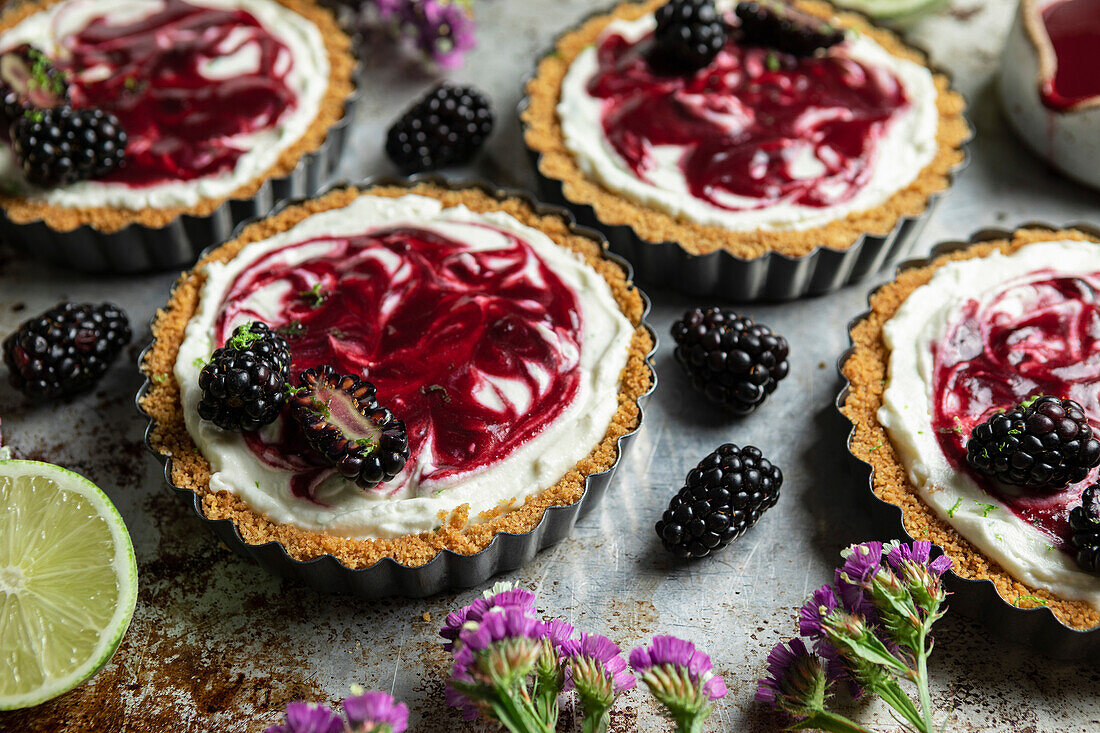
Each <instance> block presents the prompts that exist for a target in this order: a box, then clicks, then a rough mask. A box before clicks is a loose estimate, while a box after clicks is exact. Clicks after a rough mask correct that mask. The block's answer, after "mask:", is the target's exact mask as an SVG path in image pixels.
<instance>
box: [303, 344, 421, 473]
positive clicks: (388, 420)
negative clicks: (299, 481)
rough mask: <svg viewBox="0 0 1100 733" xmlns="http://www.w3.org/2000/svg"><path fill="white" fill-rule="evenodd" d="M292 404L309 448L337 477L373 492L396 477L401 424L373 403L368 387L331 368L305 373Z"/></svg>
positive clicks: (405, 444)
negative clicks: (329, 465)
mask: <svg viewBox="0 0 1100 733" xmlns="http://www.w3.org/2000/svg"><path fill="white" fill-rule="evenodd" d="M299 381H300V383H301V387H299V388H297V389H296V390H295V392H294V396H293V397H292V398H291V406H292V408H293V414H294V417H295V419H296V420H297V421H298V424H299V425H300V426H301V428H302V432H303V433H304V435H305V438H306V440H307V441H308V443H309V445H310V447H311V448H313V450H314V451H316V452H317V453H318V454H319V455H321V456H322V457H323V458H324V459H325V460H326V461H327V462H329V463H330V464H332V466H334V467H335V468H336V470H337V471H338V472H339V473H340V475H341V476H343V477H344V478H346V479H348V480H349V481H354V482H355V484H356V485H357V486H359V488H361V489H373V488H375V487H376V486H378V484H380V483H383V482H385V481H389V480H391V479H393V478H394V477H396V476H397V474H399V473H401V469H403V468H404V467H405V462H406V461H407V460H408V459H409V438H408V434H407V432H406V430H405V423H404V422H402V421H401V420H398V419H396V418H395V417H394V415H393V412H391V411H390V410H389V408H387V407H383V406H382V405H380V404H379V403H378V400H377V398H376V395H377V390H376V389H375V387H374V385H373V384H371V383H370V382H367V381H364V380H361V379H359V378H358V377H356V376H354V375H351V374H339V373H337V372H336V370H335V369H333V368H332V367H331V366H328V365H325V366H322V367H320V368H319V369H307V370H306V371H304V372H302V375H301V377H300V378H299Z"/></svg>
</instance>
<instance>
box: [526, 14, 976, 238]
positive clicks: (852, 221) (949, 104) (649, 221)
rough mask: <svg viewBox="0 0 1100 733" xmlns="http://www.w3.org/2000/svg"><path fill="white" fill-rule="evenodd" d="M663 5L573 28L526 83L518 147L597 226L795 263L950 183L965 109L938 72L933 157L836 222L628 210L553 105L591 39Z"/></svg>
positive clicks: (866, 28)
mask: <svg viewBox="0 0 1100 733" xmlns="http://www.w3.org/2000/svg"><path fill="white" fill-rule="evenodd" d="M664 2H665V0H647V1H646V2H643V3H640V4H639V3H633V2H628V3H623V4H622V5H619V6H617V7H616V8H614V9H613V10H612V11H611V12H610V13H609V14H607V15H598V16H595V17H593V18H591V19H590V20H588V21H587V22H586V23H584V24H583V25H582V26H581V27H580V28H577V29H576V30H573V31H571V32H569V33H566V34H564V35H563V36H561V37H560V38H559V39H558V42H557V46H556V49H555V51H554V52H553V53H551V54H550V55H548V56H545V57H544V58H542V59H541V60H540V61H539V65H538V73H537V74H536V75H535V76H534V77H533V78H532V79H531V80H530V81H529V82H528V83H527V90H526V91H527V97H528V100H529V104H528V106H527V109H526V110H524V111H523V114H522V116H521V117H522V120H523V123H524V126H525V131H524V141H525V142H526V144H527V147H528V148H530V149H531V150H532V151H534V152H535V153H537V154H538V155H539V164H538V167H539V172H540V173H542V174H543V175H544V176H546V177H548V178H551V179H554V180H556V181H560V182H561V183H562V193H563V194H564V196H565V198H566V199H568V200H569V201H571V202H573V203H575V204H587V205H589V206H591V207H592V208H593V209H594V211H595V213H596V216H597V218H598V219H599V220H600V221H601V222H603V223H604V224H608V225H626V226H629V227H631V228H633V230H634V231H635V233H636V234H637V235H638V236H640V237H641V238H642V239H644V240H646V241H649V242H677V243H679V244H680V246H681V247H683V248H684V249H685V250H687V251H688V252H690V253H692V254H707V253H709V252H714V251H716V250H720V249H724V250H726V251H728V252H730V253H732V254H733V255H735V256H737V257H741V258H745V259H751V258H754V257H760V256H762V255H764V254H767V253H768V252H771V251H775V252H779V253H780V254H784V255H788V256H792V257H800V256H803V255H806V254H809V253H810V252H811V251H813V250H814V249H816V248H818V247H828V248H830V249H847V248H848V247H851V246H852V245H853V244H855V243H856V242H857V241H858V240H859V238H860V237H861V236H862V235H863V234H865V233H867V234H888V233H889V232H890V231H891V230H893V228H894V226H895V225H896V224H897V223H898V220H899V219H900V218H901V217H903V216H915V215H918V214H920V213H921V212H923V211H925V210H926V209H927V207H928V203H929V197H930V196H932V195H933V194H935V193H937V192H939V191H943V190H945V189H946V188H947V187H948V186H949V185H950V172H951V170H952V169H953V168H955V167H956V166H957V165H959V164H960V163H961V162H962V161H963V153H962V150H961V149H960V148H961V146H962V144H963V143H964V142H965V141H966V140H967V139H968V138H969V137H970V133H971V130H970V125H969V124H968V123H967V121H966V119H965V118H964V117H963V110H964V109H965V107H966V103H965V102H964V100H963V98H962V96H961V95H960V94H958V93H956V92H953V91H951V89H950V84H949V82H948V79H947V77H946V76H944V75H943V74H934V75H933V76H934V81H935V84H936V89H937V90H938V92H939V94H938V95H937V98H936V105H937V107H938V108H939V113H940V125H939V130H938V132H937V134H936V141H937V143H938V148H939V149H938V152H937V153H936V157H935V158H934V159H933V160H932V162H931V163H929V164H928V165H927V166H925V168H924V170H922V171H921V173H920V175H918V176H917V178H916V179H914V180H913V182H912V183H910V184H909V185H908V186H906V187H905V188H904V189H902V190H900V191H898V192H896V193H895V194H894V195H893V196H891V197H890V198H889V199H888V200H887V201H886V202H885V203H884V204H883V205H881V206H879V207H876V208H874V209H870V210H867V211H861V212H852V213H851V214H849V215H848V216H847V217H845V218H844V219H840V220H837V221H833V222H829V223H828V224H826V225H825V226H821V227H814V228H812V229H806V230H801V231H794V230H783V231H773V230H764V229H758V230H756V231H744V232H734V231H730V230H728V229H725V228H723V227H717V226H710V225H704V224H697V223H694V222H689V221H683V220H680V219H678V218H676V217H673V216H671V215H669V214H666V213H664V212H662V211H658V210H655V209H650V208H647V207H645V206H642V205H639V204H636V203H634V202H633V201H631V200H629V199H627V198H626V197H624V196H622V195H620V194H617V193H615V192H613V191H609V190H608V189H606V188H604V187H603V186H602V185H600V184H599V183H598V182H596V181H593V180H592V179H590V178H588V177H587V176H586V175H585V174H584V172H582V171H581V169H580V168H579V167H578V165H577V162H576V159H575V158H574V157H573V154H572V153H571V152H570V151H569V149H568V148H567V147H566V146H565V141H564V137H563V135H562V131H561V124H560V122H559V121H558V115H557V106H558V101H559V100H560V98H561V84H562V80H563V79H564V78H565V75H566V73H567V72H568V70H569V67H570V66H571V65H572V63H573V60H574V59H576V58H577V56H578V55H579V54H580V53H581V51H583V50H584V49H585V48H587V47H588V46H590V45H591V44H593V43H594V42H595V41H596V39H597V38H598V37H599V35H600V34H601V33H602V32H603V29H604V28H605V27H606V26H607V25H608V24H609V23H611V22H612V21H613V20H618V19H624V20H635V19H637V18H640V17H642V16H643V15H645V14H647V13H651V12H653V10H654V9H655V8H657V7H658V6H660V5H662V4H663V3H664ZM794 5H795V6H796V7H798V8H799V9H801V10H803V11H805V12H807V13H810V14H813V15H816V16H818V17H822V18H829V19H834V20H839V21H840V24H841V25H843V26H844V27H846V28H851V29H855V30H856V31H858V32H859V33H861V34H863V35H866V36H868V37H870V38H872V39H873V40H874V41H876V42H877V43H878V44H879V45H881V46H882V47H883V48H885V49H886V50H887V51H889V52H890V53H892V54H893V55H895V56H898V57H900V58H903V59H908V60H910V61H915V62H917V63H919V64H922V65H923V64H925V63H926V59H925V58H924V55H923V54H921V53H918V52H917V51H915V50H913V49H912V48H910V47H909V46H906V45H905V44H904V43H903V42H902V41H901V39H900V38H898V36H897V35H895V34H894V33H891V32H890V31H887V30H883V29H880V28H876V27H874V26H872V25H871V24H870V23H868V22H867V21H866V20H865V19H864V18H863V17H862V16H859V15H855V14H853V13H838V12H837V11H836V9H835V8H833V7H832V6H831V5H829V4H828V3H824V2H816V1H814V0H794Z"/></svg>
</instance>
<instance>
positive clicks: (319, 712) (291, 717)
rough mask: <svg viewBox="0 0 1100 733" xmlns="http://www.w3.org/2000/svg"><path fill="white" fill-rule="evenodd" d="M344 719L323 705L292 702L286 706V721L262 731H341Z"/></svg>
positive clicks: (302, 732)
mask: <svg viewBox="0 0 1100 733" xmlns="http://www.w3.org/2000/svg"><path fill="white" fill-rule="evenodd" d="M343 730H344V721H343V720H341V719H340V716H339V715H337V714H336V713H334V712H333V711H332V710H331V709H330V708H328V707H327V706H325V705H320V704H318V703H312V702H292V703H290V704H289V705H287V706H286V723H284V724H282V725H273V726H270V727H269V728H268V729H267V730H266V731H264V733H342V732H343Z"/></svg>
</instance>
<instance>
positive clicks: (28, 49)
mask: <svg viewBox="0 0 1100 733" xmlns="http://www.w3.org/2000/svg"><path fill="white" fill-rule="evenodd" d="M68 102H69V83H68V81H67V80H66V79H65V74H64V73H62V72H61V70H60V69H58V68H57V67H55V66H54V65H53V63H52V62H51V61H50V59H49V57H47V56H46V54H45V53H43V52H42V51H40V50H38V49H37V48H35V47H34V46H31V45H30V44H27V43H24V44H22V45H20V46H16V47H15V48H13V49H11V50H8V51H5V52H4V53H2V54H0V125H3V129H4V130H5V131H6V130H7V129H8V128H9V127H10V126H11V123H13V122H15V121H16V120H17V119H19V118H20V117H22V116H23V114H24V113H25V112H28V111H29V110H32V109H49V108H52V107H56V106H58V105H62V104H68Z"/></svg>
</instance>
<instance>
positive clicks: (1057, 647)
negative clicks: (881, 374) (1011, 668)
mask: <svg viewBox="0 0 1100 733" xmlns="http://www.w3.org/2000/svg"><path fill="white" fill-rule="evenodd" d="M1018 229H1048V230H1050V231H1051V232H1054V231H1058V230H1060V229H1076V230H1078V231H1081V232H1084V233H1086V234H1089V235H1092V236H1094V237H1097V238H1100V228H1097V227H1094V226H1090V225H1088V224H1066V225H1065V226H1052V225H1050V224H1047V223H1044V222H1029V223H1026V224H1021V225H1019V226H1018V227H1014V228H1013V229H994V228H991V229H982V230H981V231H978V232H975V233H974V234H973V235H972V236H971V237H970V239H968V240H966V241H948V242H941V243H940V244H937V245H936V246H935V247H933V248H932V251H931V252H930V253H929V255H928V256H927V257H921V258H917V259H911V260H906V261H905V262H902V263H901V264H899V265H898V267H897V269H896V271H895V279H896V277H897V276H898V275H900V274H901V273H903V272H905V271H906V270H912V269H914V268H920V267H926V266H928V265H930V264H932V262H933V261H934V260H935V259H936V258H937V257H940V256H942V255H945V254H950V253H952V252H957V251H959V250H962V249H966V248H967V247H970V246H971V245H974V244H980V243H982V242H989V241H994V240H999V239H1011V238H1012V234H1013V232H1014V231H1016V230H1018ZM881 287H883V286H881V285H880V286H879V287H878V288H875V289H873V290H872V291H871V292H870V293H869V294H868V296H867V298H868V303H869V302H870V299H871V298H872V297H874V295H875V293H876V292H878V290H879V288H881ZM870 315H871V310H870V309H869V308H868V310H866V311H864V312H863V313H860V314H859V315H858V316H856V317H855V318H854V319H852V321H851V322H849V324H848V333H849V335H850V334H851V332H852V329H854V328H855V327H856V326H857V325H859V323H861V322H862V321H863V320H865V319H866V318H868V317H869V316H870ZM849 343H850V346H849V348H848V349H847V350H846V351H845V352H844V354H843V355H841V357H840V359H839V360H838V361H837V370H838V371H839V373H840V378H841V380H842V381H843V383H844V388H843V389H842V390H841V392H840V394H839V395H838V396H837V398H836V408H837V410H841V409H842V408H843V407H844V404H845V402H846V401H847V399H848V392H849V389H850V388H851V384H850V383H849V381H848V380H847V378H846V377H845V376H844V364H845V363H846V362H847V361H848V358H849V357H850V356H851V355H852V353H853V352H854V351H855V344H854V343H851V341H849ZM844 419H845V421H847V418H846V417H845V418H844ZM854 435H855V427H854V426H853V427H852V428H851V430H850V431H849V433H848V439H847V445H848V452H849V454H851V456H852V458H853V462H854V463H856V464H858V466H859V468H860V470H862V471H866V473H867V482H868V483H867V486H868V489H869V491H868V492H867V493H868V496H867V498H868V499H869V500H870V508H871V514H872V522H874V524H875V526H877V527H880V528H881V529H882V531H883V532H884V533H885V534H887V535H889V536H897V537H900V538H903V539H904V540H905V541H907V542H912V541H913V540H915V539H916V538H914V537H912V536H910V535H909V533H908V532H907V531H906V529H905V525H904V522H903V521H902V519H903V515H902V511H901V508H900V507H898V506H896V505H894V504H891V503H889V502H886V501H883V500H882V499H880V498H879V497H878V496H877V495H876V494H875V491H874V488H875V475H874V469H873V468H872V467H871V465H870V464H869V463H867V462H865V461H863V460H862V459H860V458H858V457H857V456H856V455H855V453H853V452H852V448H851V442H852V438H853V436H854ZM934 551H935V552H939V553H942V548H939V547H936V548H934ZM945 577H946V578H947V587H948V590H949V591H950V592H951V594H952V595H951V597H950V599H949V601H948V604H949V605H950V606H951V608H953V609H956V610H958V611H960V612H962V613H963V614H965V615H967V616H970V617H972V618H974V619H976V620H978V621H980V622H981V623H982V624H983V625H984V626H986V627H987V628H988V629H989V630H990V631H992V632H993V633H995V634H997V635H999V636H1001V637H1003V638H1005V639H1013V640H1015V641H1017V642H1019V643H1021V644H1024V645H1026V646H1028V647H1030V648H1032V649H1034V650H1036V651H1039V652H1042V653H1043V654H1044V655H1046V656H1049V657H1053V658H1057V659H1066V660H1083V659H1093V658H1095V657H1096V655H1097V654H1100V627H1097V628H1094V629H1091V630H1087V631H1082V630H1080V629H1075V628H1072V627H1070V626H1066V625H1065V624H1064V623H1062V622H1061V621H1059V620H1058V618H1057V617H1056V616H1055V615H1054V613H1053V612H1052V611H1051V610H1050V609H1049V608H1043V607H1039V608H1018V607H1016V606H1014V605H1013V604H1011V603H1009V602H1008V601H1006V600H1005V599H1004V598H1002V597H1001V595H1000V594H999V593H997V588H996V587H995V586H994V585H993V582H992V581H991V580H987V579H981V580H973V579H970V578H963V577H961V576H959V575H956V574H955V573H954V572H952V571H948V572H947V574H946V576H945Z"/></svg>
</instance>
